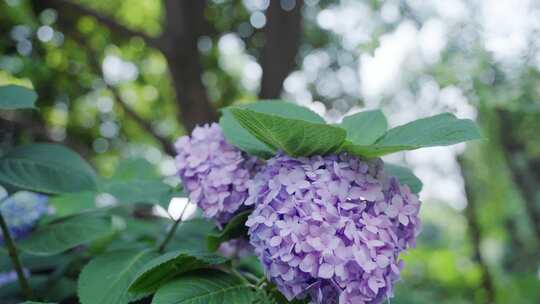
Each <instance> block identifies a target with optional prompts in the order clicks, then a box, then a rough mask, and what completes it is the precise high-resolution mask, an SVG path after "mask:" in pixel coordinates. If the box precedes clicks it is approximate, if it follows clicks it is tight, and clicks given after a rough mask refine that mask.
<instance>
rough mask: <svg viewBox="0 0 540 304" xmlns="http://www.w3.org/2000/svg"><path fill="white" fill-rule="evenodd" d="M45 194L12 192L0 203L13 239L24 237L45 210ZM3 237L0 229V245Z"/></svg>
mask: <svg viewBox="0 0 540 304" xmlns="http://www.w3.org/2000/svg"><path fill="white" fill-rule="evenodd" d="M47 200H48V198H47V196H45V195H42V194H37V193H33V192H26V191H21V192H17V193H15V194H13V195H12V196H11V197H9V198H7V199H6V200H5V201H4V202H2V204H0V212H1V213H2V215H3V217H4V219H5V220H6V224H7V226H8V228H9V231H10V234H11V236H12V237H13V239H15V240H17V239H21V238H23V237H25V236H26V235H27V234H28V233H29V232H30V231H31V230H32V229H33V228H34V226H35V224H36V222H37V221H38V220H39V219H40V218H41V217H42V216H43V215H44V214H45V213H46V212H47ZM3 243H4V237H3V235H2V232H1V231H0V245H2V244H3Z"/></svg>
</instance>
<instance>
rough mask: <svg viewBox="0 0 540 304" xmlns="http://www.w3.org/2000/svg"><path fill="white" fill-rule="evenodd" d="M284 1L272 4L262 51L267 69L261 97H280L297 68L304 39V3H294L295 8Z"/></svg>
mask: <svg viewBox="0 0 540 304" xmlns="http://www.w3.org/2000/svg"><path fill="white" fill-rule="evenodd" d="M282 2H284V1H278V0H276V1H270V6H269V7H268V9H267V11H266V19H267V20H268V21H267V23H266V26H265V28H264V33H265V38H266V42H265V45H264V48H263V51H262V58H261V62H260V63H261V67H262V70H263V75H262V81H261V90H260V92H259V97H260V98H264V99H269V98H278V97H279V96H280V94H281V90H282V87H283V81H284V80H285V78H286V77H287V76H288V75H289V73H291V71H292V70H293V69H294V67H295V65H296V64H295V59H296V55H297V53H298V49H299V47H300V38H301V36H302V8H303V6H304V1H303V0H292V1H290V2H291V3H293V4H294V7H293V8H289V7H282Z"/></svg>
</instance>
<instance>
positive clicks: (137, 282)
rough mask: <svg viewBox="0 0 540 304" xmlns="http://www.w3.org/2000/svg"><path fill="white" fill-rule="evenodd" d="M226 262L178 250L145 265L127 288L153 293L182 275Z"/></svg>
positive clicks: (216, 257)
mask: <svg viewBox="0 0 540 304" xmlns="http://www.w3.org/2000/svg"><path fill="white" fill-rule="evenodd" d="M226 261H227V259H225V258H224V257H222V256H219V255H216V254H213V253H208V252H197V251H186V250H178V251H173V252H169V253H166V254H164V255H162V256H159V257H157V258H155V259H153V260H151V261H150V262H148V263H146V265H144V266H143V267H142V269H141V270H140V271H139V272H138V273H137V275H136V276H135V279H134V280H133V282H132V283H131V285H130V286H129V291H131V292H136V293H141V292H142V293H144V292H155V291H156V290H157V289H158V288H159V287H160V286H161V285H163V284H165V283H167V282H169V281H170V280H171V279H173V278H174V277H177V276H178V275H180V274H182V273H186V272H189V271H191V270H195V269H201V268H206V267H208V266H211V265H219V264H223V263H225V262H226Z"/></svg>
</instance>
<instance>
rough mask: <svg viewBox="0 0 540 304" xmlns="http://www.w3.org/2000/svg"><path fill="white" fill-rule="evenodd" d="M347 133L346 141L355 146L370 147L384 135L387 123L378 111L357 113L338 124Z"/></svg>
mask: <svg viewBox="0 0 540 304" xmlns="http://www.w3.org/2000/svg"><path fill="white" fill-rule="evenodd" d="M339 126H340V127H342V128H343V129H345V131H347V140H348V141H350V142H352V143H353V144H355V145H370V144H372V143H374V142H375V141H376V140H377V139H379V138H380V137H381V136H383V135H384V133H386V129H387V128H388V123H387V121H386V117H384V114H383V112H381V111H380V110H372V111H364V112H359V113H356V114H353V115H350V116H347V117H345V118H344V119H343V122H342V123H341V124H339Z"/></svg>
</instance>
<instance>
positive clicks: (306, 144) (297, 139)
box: [230, 108, 346, 157]
mask: <svg viewBox="0 0 540 304" xmlns="http://www.w3.org/2000/svg"><path fill="white" fill-rule="evenodd" d="M230 111H231V113H232V114H233V116H234V117H235V118H236V120H237V121H238V122H239V123H240V125H242V127H244V128H245V129H246V130H248V131H249V132H251V134H252V135H253V136H255V137H256V138H257V139H259V140H260V141H262V142H264V143H266V144H267V145H268V146H270V147H272V148H274V149H276V150H283V151H284V152H285V153H286V154H288V155H290V156H294V157H299V156H309V155H313V154H321V155H322V154H327V153H329V152H333V151H335V150H337V149H338V148H339V147H340V146H341V144H342V143H343V141H344V140H345V135H346V132H345V130H343V129H341V128H338V127H334V126H330V125H326V124H322V123H312V122H307V121H304V120H298V119H290V118H284V117H281V116H277V115H272V114H264V113H260V112H255V111H252V110H247V109H240V108H231V109H230Z"/></svg>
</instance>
